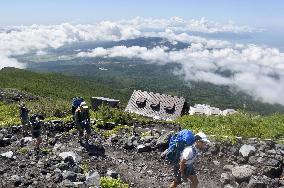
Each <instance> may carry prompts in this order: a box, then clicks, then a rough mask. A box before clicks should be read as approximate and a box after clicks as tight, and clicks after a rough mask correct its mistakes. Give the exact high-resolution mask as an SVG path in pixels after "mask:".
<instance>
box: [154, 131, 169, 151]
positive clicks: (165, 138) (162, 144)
mask: <svg viewBox="0 0 284 188" xmlns="http://www.w3.org/2000/svg"><path fill="white" fill-rule="evenodd" d="M170 137H171V133H170V132H168V133H165V134H163V135H161V136H160V137H159V138H158V140H157V142H156V148H157V149H158V150H160V151H163V150H165V149H167V148H168V145H169V139H170Z"/></svg>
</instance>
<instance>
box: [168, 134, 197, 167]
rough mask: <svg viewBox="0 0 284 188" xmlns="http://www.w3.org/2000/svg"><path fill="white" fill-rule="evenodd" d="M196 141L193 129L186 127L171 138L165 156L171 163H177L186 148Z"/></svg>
mask: <svg viewBox="0 0 284 188" xmlns="http://www.w3.org/2000/svg"><path fill="white" fill-rule="evenodd" d="M194 142H195V138H194V134H193V133H192V132H191V131H189V130H186V129H185V130H182V131H180V132H178V133H177V134H176V135H174V136H172V137H171V139H170V142H169V147H168V149H167V152H166V156H165V158H166V160H168V161H169V162H170V163H171V164H177V163H178V162H179V160H180V155H181V153H182V151H183V150H184V148H185V147H187V146H190V145H192V144H193V143H194Z"/></svg>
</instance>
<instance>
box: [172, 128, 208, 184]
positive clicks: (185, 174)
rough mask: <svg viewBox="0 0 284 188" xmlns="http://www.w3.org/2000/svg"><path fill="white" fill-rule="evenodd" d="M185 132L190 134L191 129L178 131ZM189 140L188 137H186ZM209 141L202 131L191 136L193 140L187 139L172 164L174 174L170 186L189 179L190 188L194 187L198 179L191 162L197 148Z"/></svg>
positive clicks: (201, 147) (200, 148)
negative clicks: (177, 157)
mask: <svg viewBox="0 0 284 188" xmlns="http://www.w3.org/2000/svg"><path fill="white" fill-rule="evenodd" d="M182 132H185V134H189V135H190V134H192V133H191V131H188V130H182V131H180V133H182ZM188 140H190V138H189V139H188ZM209 142H210V141H209V140H208V139H207V136H206V135H205V134H204V133H201V132H200V133H198V134H196V135H194V136H193V141H192V142H191V141H189V142H187V143H189V144H186V145H185V147H184V148H183V150H182V152H181V153H180V155H179V159H178V160H177V161H176V162H175V164H174V176H175V179H174V181H173V182H172V183H171V185H170V188H175V187H177V186H178V185H179V184H181V182H182V181H181V179H183V180H184V181H188V180H189V181H190V182H191V185H190V188H196V187H197V185H198V179H197V176H196V172H195V170H194V167H193V163H194V161H195V159H196V157H197V154H198V152H199V150H203V149H205V148H206V144H207V143H209Z"/></svg>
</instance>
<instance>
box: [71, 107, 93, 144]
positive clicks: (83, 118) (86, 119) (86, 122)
mask: <svg viewBox="0 0 284 188" xmlns="http://www.w3.org/2000/svg"><path fill="white" fill-rule="evenodd" d="M74 117H75V125H76V127H77V130H78V131H79V141H80V143H82V137H83V135H84V129H85V130H86V132H87V135H86V143H88V140H89V137H90V134H91V128H90V112H89V107H88V106H87V105H86V102H81V104H80V105H79V107H78V108H77V109H76V111H75V115H74Z"/></svg>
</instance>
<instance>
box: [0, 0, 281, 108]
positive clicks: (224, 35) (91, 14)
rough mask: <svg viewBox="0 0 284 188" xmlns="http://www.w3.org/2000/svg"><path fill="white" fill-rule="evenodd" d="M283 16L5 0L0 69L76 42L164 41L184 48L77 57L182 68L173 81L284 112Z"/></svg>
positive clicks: (205, 4)
mask: <svg viewBox="0 0 284 188" xmlns="http://www.w3.org/2000/svg"><path fill="white" fill-rule="evenodd" d="M283 10H284V1H283V0H171V1H170V0H151V1H150V0H143V1H141V0H140V1H139V0H102V1H96V0H6V1H4V0H3V1H1V2H0V17H1V19H0V69H1V68H3V67H6V66H13V67H17V68H26V64H25V62H21V60H19V59H17V56H19V55H25V54H29V53H34V54H36V55H38V56H41V55H48V49H50V48H52V49H55V50H56V49H57V48H60V47H63V46H64V45H66V44H74V45H76V42H85V41H87V42H97V41H119V40H128V39H139V38H140V37H161V38H163V39H166V40H168V41H169V42H171V43H172V44H173V45H175V44H177V43H179V42H183V43H187V44H188V47H187V48H186V49H178V48H175V49H171V50H169V49H168V48H167V47H166V46H164V45H163V44H159V43H157V44H155V46H154V47H153V48H150V47H148V48H147V47H142V46H138V45H133V46H130V47H126V46H114V47H111V48H102V47H98V48H95V49H88V50H87V51H80V52H78V51H74V53H75V54H74V55H75V56H76V57H78V58H81V57H90V58H94V57H104V58H109V57H110V58H112V57H125V58H129V59H131V58H140V59H142V60H145V61H147V62H149V63H154V64H166V63H172V62H174V63H179V64H181V65H182V68H181V70H179V71H176V72H175V74H180V75H182V76H184V79H185V80H186V81H188V82H191V81H205V82H210V83H213V84H216V85H227V86H230V87H233V88H237V89H239V90H241V91H244V92H246V93H248V94H250V95H251V96H253V97H254V98H255V99H257V100H262V101H263V102H268V103H272V104H275V103H277V104H282V105H284V98H283V97H282V96H283V93H284V37H283V36H284V32H283V31H284V21H283V17H284V15H283V13H282V12H283ZM78 50H79V49H78ZM220 71H221V72H231V73H232V74H231V75H230V76H228V77H226V76H223V75H221V74H219V72H220Z"/></svg>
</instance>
